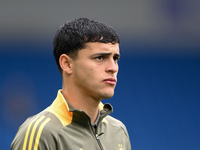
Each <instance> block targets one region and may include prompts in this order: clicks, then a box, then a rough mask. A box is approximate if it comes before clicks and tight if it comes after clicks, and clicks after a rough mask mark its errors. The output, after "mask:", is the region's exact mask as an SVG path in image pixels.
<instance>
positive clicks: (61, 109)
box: [49, 90, 113, 126]
mask: <svg viewBox="0 0 200 150" xmlns="http://www.w3.org/2000/svg"><path fill="white" fill-rule="evenodd" d="M75 110H77V109H75V108H74V107H73V106H72V105H71V104H69V102H67V101H66V100H65V98H64V96H63V95H62V90H58V93H57V97H56V99H55V100H54V101H53V103H52V104H51V106H50V107H49V111H53V113H54V114H55V115H56V116H57V117H58V118H59V119H60V121H61V122H62V124H63V125H64V126H66V125H67V124H69V123H71V121H72V119H73V112H74V111H75ZM99 110H100V118H101V119H100V120H102V119H103V118H104V117H105V116H106V115H109V114H110V113H112V112H113V108H112V106H111V105H110V104H108V103H107V104H105V105H104V104H103V103H102V102H100V104H99Z"/></svg>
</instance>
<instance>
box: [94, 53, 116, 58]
mask: <svg viewBox="0 0 200 150" xmlns="http://www.w3.org/2000/svg"><path fill="white" fill-rule="evenodd" d="M111 54H112V53H96V54H94V55H92V56H109V55H111ZM114 56H117V57H120V54H118V53H115V54H114Z"/></svg>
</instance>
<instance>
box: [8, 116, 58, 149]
mask: <svg viewBox="0 0 200 150" xmlns="http://www.w3.org/2000/svg"><path fill="white" fill-rule="evenodd" d="M49 122H50V119H49V118H41V119H40V118H38V119H37V120H36V121H26V122H25V123H24V124H23V125H22V126H21V127H20V128H19V130H18V132H17V134H16V135H15V137H14V140H13V142H12V143H11V150H28V149H34V150H55V149H56V138H55V135H54V134H52V132H51V129H50V127H51V126H49V124H48V123H49Z"/></svg>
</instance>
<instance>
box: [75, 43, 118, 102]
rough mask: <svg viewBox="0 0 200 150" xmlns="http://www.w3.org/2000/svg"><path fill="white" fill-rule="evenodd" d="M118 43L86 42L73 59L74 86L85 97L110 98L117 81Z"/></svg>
mask: <svg viewBox="0 0 200 150" xmlns="http://www.w3.org/2000/svg"><path fill="white" fill-rule="evenodd" d="M119 56H120V54H119V44H118V43H117V44H112V43H107V44H105V43H99V42H93V43H87V44H86V47H85V48H84V49H81V50H79V52H78V57H77V59H76V60H74V61H73V66H74V67H73V70H72V72H73V73H72V76H73V80H74V84H75V87H76V88H77V89H78V92H81V94H83V96H85V97H88V96H89V97H91V98H93V99H95V100H101V99H106V98H110V97H112V96H113V94H114V89H115V86H116V83H117V73H118V59H119Z"/></svg>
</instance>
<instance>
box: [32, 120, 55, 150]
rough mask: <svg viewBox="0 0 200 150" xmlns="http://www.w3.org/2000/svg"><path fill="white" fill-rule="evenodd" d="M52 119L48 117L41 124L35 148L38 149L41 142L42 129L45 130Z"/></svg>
mask: <svg viewBox="0 0 200 150" xmlns="http://www.w3.org/2000/svg"><path fill="white" fill-rule="evenodd" d="M50 120H51V119H50V118H47V119H46V120H45V121H44V122H43V123H42V124H41V126H40V128H39V130H38V133H37V136H36V140H35V146H34V150H38V144H39V141H40V136H41V133H42V130H43V128H44V126H45V125H46V124H47V123H48V122H49V121H50Z"/></svg>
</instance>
